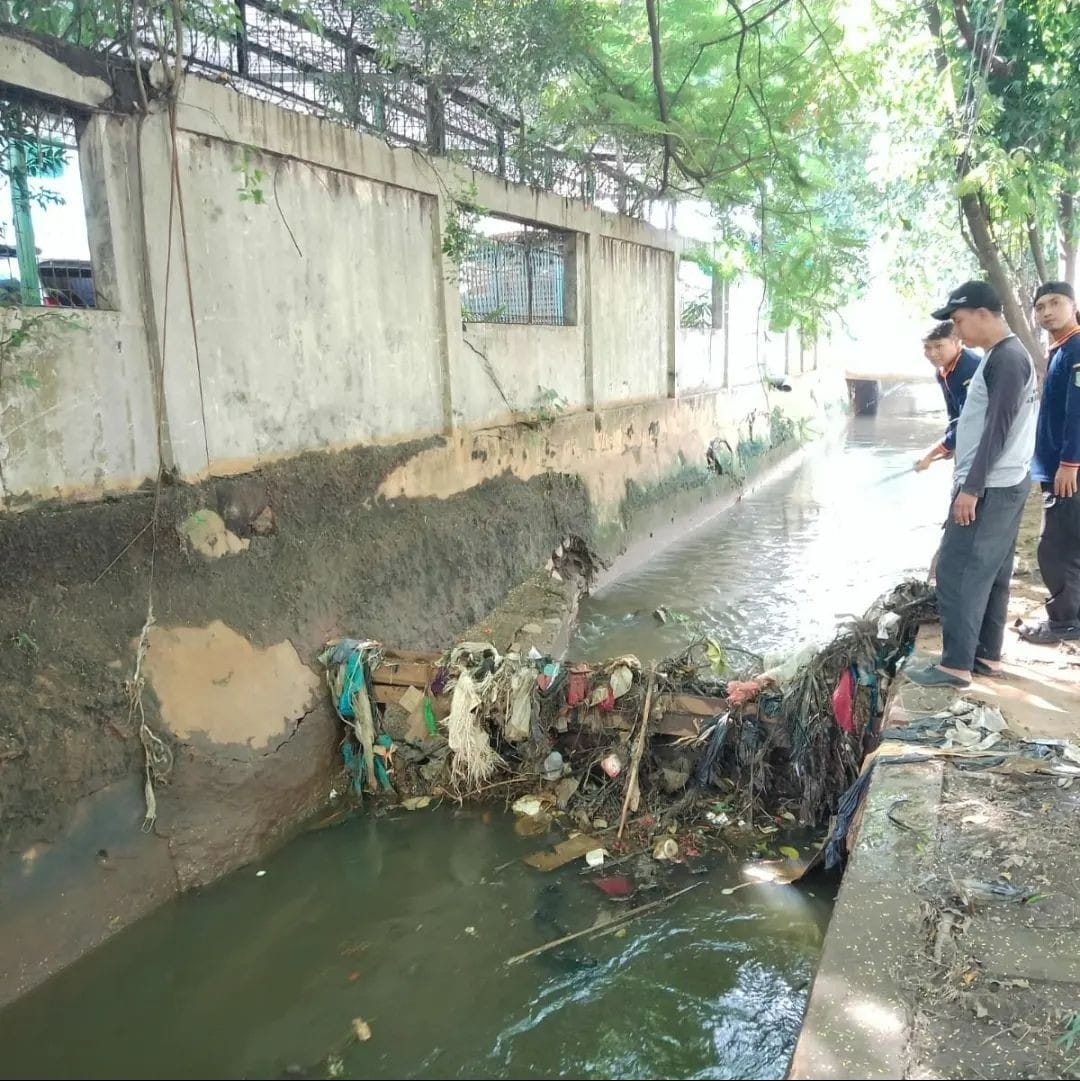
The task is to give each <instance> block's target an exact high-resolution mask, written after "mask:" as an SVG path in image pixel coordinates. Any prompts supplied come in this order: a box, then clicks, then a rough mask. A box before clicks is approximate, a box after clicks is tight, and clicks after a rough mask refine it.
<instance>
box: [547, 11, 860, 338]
mask: <svg viewBox="0 0 1080 1081" xmlns="http://www.w3.org/2000/svg"><path fill="white" fill-rule="evenodd" d="M601 6H603V7H605V9H606V10H607V12H608V17H607V18H606V19H605V20H603V21H601V22H600V23H599V24H598V26H597V30H596V32H595V33H594V35H593V36H592V37H591V38H590V40H589V41H587V42H586V43H585V44H584V47H583V49H582V52H581V55H580V57H579V58H578V59H577V60H576V62H575V63H574V65H573V67H572V70H571V74H570V77H569V78H566V79H565V80H563V81H561V82H559V83H558V84H556V85H554V86H552V87H549V88H548V90H547V92H546V94H545V97H544V98H543V100H542V102H541V110H540V117H539V120H538V122H537V128H538V130H539V131H540V132H541V133H542V137H543V138H544V139H545V140H546V141H548V142H550V143H553V144H554V145H557V146H560V147H570V148H576V149H577V150H578V151H579V152H582V153H584V152H589V153H593V154H601V155H608V156H609V157H610V158H611V159H612V160H613V161H615V162H616V163H618V164H623V165H625V163H632V165H631V166H630V169H631V171H632V172H633V173H634V175H635V177H636V179H637V180H638V182H639V196H638V198H639V200H642V199H646V198H654V199H655V198H681V199H697V200H701V201H703V202H704V203H706V204H708V205H709V206H710V207H711V208H712V212H713V215H714V217H715V219H716V222H717V224H718V226H719V228H720V234H721V237H722V247H723V248H724V249H725V252H724V254H725V257H726V261H727V262H728V264H729V265H731V266H732V267H739V268H746V269H750V270H753V271H754V272H756V273H758V274H759V275H760V276H761V277H762V278H763V279H765V281H766V283H767V285H768V299H767V303H768V306H769V319H770V322H771V323H772V324H773V325H774V326H775V327H776V328H777V329H783V328H785V327H787V326H790V325H798V326H799V327H800V328H801V329H803V330H804V331H809V332H811V333H813V332H814V331H816V330H817V329H818V328H819V327H820V325H821V324H822V322H823V321H824V320H825V319H826V318H827V316H828V314H829V313H830V312H832V311H834V310H836V309H837V308H838V307H840V306H842V304H843V303H844V302H845V301H846V300H848V299H849V298H850V297H851V295H852V294H853V292H855V291H856V290H857V288H858V283H859V281H860V279H861V278H862V273H861V271H862V267H863V262H862V260H863V252H864V250H865V247H866V243H867V240H868V233H867V226H868V224H869V223H870V222H871V220H872V216H871V214H870V213H869V209H868V208H869V207H870V206H871V205H872V203H873V201H874V193H873V190H872V185H871V184H870V182H869V180H868V176H867V169H866V153H867V145H868V142H869V132H870V123H869V119H868V118H866V117H865V116H863V115H861V113H860V105H861V98H862V95H863V93H864V91H865V89H866V88H867V86H868V82H869V79H870V77H871V74H872V73H871V72H870V70H869V68H868V66H867V65H866V64H865V63H864V62H863V58H862V56H861V55H860V54H858V53H856V52H854V51H850V50H846V49H845V47H844V44H843V33H842V30H841V27H840V23H839V13H840V5H839V4H836V3H833V2H832V0H750V2H745V0H744V2H740V0H727V2H726V3H722V4H718V3H716V2H715V0H641V2H631V3H619V4H616V3H608V4H605V5H601Z"/></svg>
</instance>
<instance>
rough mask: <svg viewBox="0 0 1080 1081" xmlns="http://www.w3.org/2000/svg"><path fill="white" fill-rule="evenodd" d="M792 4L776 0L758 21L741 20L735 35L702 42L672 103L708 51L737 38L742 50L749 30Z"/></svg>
mask: <svg viewBox="0 0 1080 1081" xmlns="http://www.w3.org/2000/svg"><path fill="white" fill-rule="evenodd" d="M790 3H791V0H776V3H774V4H773V6H772V7H771V8H769V10H768V11H766V12H765V14H764V15H759V16H758V17H757V18H756V19H751V20H746V19H745V18H743V19H742V20H741V25H740V27H739V29H738V30H736V31H735V32H734V33H733V34H725V35H724V36H723V37H719V38H713V39H712V40H711V41H703V42H700V43H699V45H698V51H697V55H696V56H695V57H694V59H693V60H692V61H691V62H690V66H689V67H688V68H687V69H686V74H685V75H683V77H682V79H681V81H680V82H679V85H678V87H677V88H676V90H675V93H674V94H672V95H671V100H672V102H675V101H677V100H678V97H679V95H680V94H681V93H682V91H683V87H684V86H686V84H687V82H688V81H689V79H690V76H691V75H693V73H694V71H695V70H696V68H697V66H698V64H700V63H701V58H702V56H704V55H705V50H706V49H711V48H713V47H714V46H716V45H724V44H726V43H727V42H729V41H734V40H735V39H736V38H738V40H739V48H740V49H741V48H742V44H743V42H744V41H745V40H746V33H747V31H748V30H753V29H754V28H755V27H757V26H760V25H761V24H762V23H765V22H768V21H769V20H770V19H771V18H772V17H773V16H774V15H775V14H776V13H777V12H778V11H780V10H781V9H782V8H786V7H787V6H788V4H790Z"/></svg>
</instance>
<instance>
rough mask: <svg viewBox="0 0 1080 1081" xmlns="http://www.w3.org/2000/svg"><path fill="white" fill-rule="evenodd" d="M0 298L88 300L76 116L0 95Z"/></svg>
mask: <svg viewBox="0 0 1080 1081" xmlns="http://www.w3.org/2000/svg"><path fill="white" fill-rule="evenodd" d="M0 305H4V306H12V305H25V306H34V307H41V306H44V307H59V308H93V307H96V306H97V300H96V293H95V290H94V275H93V271H92V270H91V267H90V246H89V241H88V238H87V229H86V212H85V209H84V206H83V192H82V176H81V173H80V171H79V151H78V140H77V135H76V121H75V117H74V116H72V115H71V114H68V113H65V112H61V111H58V110H57V109H55V108H52V107H48V106H43V105H40V104H38V103H35V102H33V101H31V100H29V99H25V100H24V99H22V98H19V99H12V98H0Z"/></svg>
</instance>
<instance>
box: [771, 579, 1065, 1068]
mask: <svg viewBox="0 0 1080 1081" xmlns="http://www.w3.org/2000/svg"><path fill="white" fill-rule="evenodd" d="M1035 595H1036V591H1034V590H1033V589H1031V588H1026V587H1025V585H1024V583H1022V582H1018V583H1017V589H1016V592H1015V596H1016V598H1017V604H1018V610H1022V609H1023V608H1025V607H1026V608H1030V607H1031V602H1032V601H1033V600H1034V598H1035ZM1010 638H1011V639H1014V638H1015V636H1010ZM939 647H940V640H939V639H938V636H937V628H936V627H934V628H930V627H928V628H924V633H923V634H922V635H921V636H920V638H919V641H918V642H917V652H918V653H919V654H925V655H926V656H927V658H928V659H935V658H936V657H937V655H938V650H939ZM1008 658H1009V659H1008V664H1007V677H1006V678H1005V679H983V680H979V681H977V682H976V683H975V684H974V685H973V686H972V688H971V689H970V690H969V691H967V692H964V693H963V694H962V695H960V694H957V693H955V692H949V691H941V690H937V691H928V690H924V689H921V688H917V687H915V686H914V685H912V684H910V683H903V684H901V685H899V687H898V689H897V695H896V697H895V699H894V700H893V701H892V702H891V703H890V705H889V707H888V710H887V717H886V726H887V730H886V732H885V740H886V743H885V744H884V746H883V748H882V751H881V752H880V754H881V757H883V758H884V757H885V756H886V755H889V756H902V755H909V754H910V753H911V752H912V751H913V750H917V748H913V747H912V745H911V744H910V743H904V742H901V741H900V740H894V741H892V742H890V741H889V732H888V728H893V730H894V731H895V729H896V727H897V726H902V725H906V724H909V723H911V722H912V721H914V720H916V719H917V718H919V717H926V716H927V715H928V714H932V713H935V712H937V711H939V710H942V709H944V708H948V707H949V706H950V705H951V704H952V703H953V702H955V701H957V700H958V699H959V698H961V697H963V698H965V699H966V700H967V701H969V702H978V703H982V704H985V705H987V706H994V707H996V708H997V709H999V710H1000V711H1001V714H1002V715H1003V716H1004V718H1005V719H1006V721H1007V722H1008V726H1009V728H1010V729H1011V730H1012V731H1013V732H1014V733H1015V734H1016V735H1017V736H1018V737H1019V738H1020V739H1027V740H1030V739H1035V738H1047V739H1057V740H1073V741H1076V742H1078V743H1080V649H1077V648H1076V647H1071V646H1062V647H1059V648H1058V649H1049V650H1048V649H1046V648H1045V647H1042V648H1039V647H1034V646H1028V645H1025V644H1024V643H1022V642H1020V640H1019V639H1018V638H1015V640H1010V642H1009V644H1008ZM1017 761H1019V763H1020V765H1021V766H1023V767H1024V769H1023V770H1022V771H1017V769H1015V768H1005V767H1002V768H1000V769H999V770H997V771H995V770H993V769H974V768H971V767H972V762H971V761H970V760H956V759H947V758H943V757H933V758H930V759H929V760H927V761H922V762H918V763H915V764H891V763H886V762H884V761H883V762H881V763H880V764H878V765H876V766H875V769H874V773H873V777H872V780H871V782H870V786H869V790H868V794H867V797H866V800H865V803H864V806H863V809H862V812H861V816H860V819H857V821H856V824H855V827H854V828H853V831H852V836H853V837H854V838H855V840H854V845H853V849H852V852H851V856H850V860H849V864H848V869H847V872H846V874H845V877H844V881H843V884H842V886H841V890H840V895H839V898H838V901H837V905H836V908H835V911H834V914H833V917H832V922H831V924H830V927H829V932H828V935H827V938H826V942H825V949H824V953H823V956H822V960H821V965H820V967H819V970H818V973H817V976H816V979H815V981H814V986H813V990H812V992H811V997H810V1002H809V1005H808V1008H807V1014H806V1019H805V1024H804V1027H803V1031H802V1033H801V1036H800V1039H799V1042H798V1045H797V1047H796V1050H795V1055H794V1059H793V1062H792V1067H791V1071H790V1074H789V1077H790V1078H793V1079H810V1078H814V1079H823V1078H964V1079H969V1078H999V1079H1000V1078H1070V1077H1080V777H1078V778H1077V779H1076V780H1075V781H1074V780H1073V779H1072V778H1070V777H1067V776H1060V775H1059V776H1047V775H1045V774H1041V773H1038V772H1033V771H1032V770H1031V769H1028V768H1027V767H1028V766H1029V765H1031V766H1034V765H1035V763H1034V761H1033V760H1032V759H1021V760H1017V759H1012V760H1011V762H1012V763H1013V765H1014V766H1015V764H1016V762H1017ZM856 831H857V832H856ZM850 840H851V839H850V838H849V842H850Z"/></svg>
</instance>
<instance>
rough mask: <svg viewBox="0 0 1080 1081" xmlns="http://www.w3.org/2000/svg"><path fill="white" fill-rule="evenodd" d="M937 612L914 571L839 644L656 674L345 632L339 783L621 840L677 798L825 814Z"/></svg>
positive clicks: (714, 657)
mask: <svg viewBox="0 0 1080 1081" xmlns="http://www.w3.org/2000/svg"><path fill="white" fill-rule="evenodd" d="M933 612H934V604H933V595H932V592H931V591H930V590H929V588H928V586H927V585H926V583H924V582H916V581H912V582H908V583H905V584H904V585H902V586H900V587H899V588H897V589H896V590H894V591H893V592H892V593H891V594H889V595H888V596H886V597H884V598H882V599H881V600H880V601H879V602H878V603H877V604H875V605H874V606H873V607H872V608H871V609H870V610H869V611H868V612H867V613H866V615H865V616H864V617H863V618H861V619H854V620H851V621H850V622H848V623H847V624H846V625H844V626H843V627H842V628H841V629H840V630H839V632H838V633H837V635H836V636H835V638H834V639H833V640H832V641H831V642H828V643H826V644H824V645H822V646H820V647H818V648H811V647H808V646H803V647H801V648H800V649H799V650H797V651H795V652H794V653H793V654H791V655H790V656H788V657H786V658H770V660H769V663H768V664H766V662H765V660H764V659H763V658H762V657H759V656H755V655H754V654H753V653H749V652H746V651H745V650H741V649H738V648H736V647H734V646H730V645H728V644H726V643H723V642H720V641H718V640H717V638H716V636H715V633H714V632H710V633H708V634H704V633H699V634H697V635H694V634H691V635H690V637H689V640H688V642H687V645H686V646H685V648H684V649H683V650H682V651H681V652H680V653H677V654H676V655H674V656H672V657H668V658H666V659H665V660H662V661H659V662H657V663H656V664H654V665H651V666H649V667H646V666H644V665H642V663H641V662H640V661H639V660H638V659H637V658H636V657H632V656H623V657H616V658H612V659H611V660H609V661H606V662H600V663H589V664H583V663H574V662H570V661H564V660H557V659H555V658H553V657H549V656H538V655H537V653H536V651H535V650H532V651H530V652H529V653H528V655H526V654H525V653H520V654H519V653H508V654H505V655H504V654H502V653H501V652H500V651H499V650H498V649H496V648H495V646H494V645H492V644H491V643H489V642H463V643H459V644H458V645H455V646H453V647H452V648H451V649H448V650H446V651H445V652H443V653H434V652H431V653H416V652H408V651H403V650H402V651H395V650H391V649H389V648H387V647H385V646H384V645H382V644H381V643H379V642H374V641H371V640H367V639H363V638H349V639H337V640H334V641H332V642H330V643H328V645H327V647H326V649H325V651H324V652H323V654H322V657H321V659H322V662H323V664H324V665H325V667H326V675H327V683H328V686H329V688H330V692H331V699H332V702H333V704H334V707H335V709H336V710H337V712H338V715H339V716H340V718H341V720H342V723H343V724H344V725H345V729H346V739H345V741H344V743H343V747H342V756H343V764H344V766H345V768H346V770H347V772H348V777H349V782H350V783H349V784H348V786H343V785H339V786H338V787H339V788H343V789H346V792H347V794H349V795H352V796H353V797H355V798H357V799H359V798H381V797H382V796H383V794H384V793H385V794H386V795H387V796H393V797H394V798H396V799H397V800H398V801H400V802H402V803H403V804H404V805H405V806H407V807H410V808H417V809H418V808H420V807H422V806H427V804H425V803H421V802H412V801H420V800H423V799H424V798H428V799H432V800H439V799H441V798H443V797H446V798H448V799H450V800H454V801H464V800H470V799H491V800H498V801H502V802H504V804H506V805H511V806H513V808H514V810H515V812H516V813H517V814H518V815H519V817H528V818H536V819H537V820H538V821H539V820H540V819H541V818H542V817H543V816H544V815H545V814H546V813H548V810H550V813H553V814H558V813H562V814H565V815H566V816H567V819H568V823H569V824H576V825H577V826H578V827H579V828H583V829H593V828H599V827H594V826H593V823H594V822H596V821H603V822H605V823H607V822H611V823H618V824H619V835H620V836H621V835H622V833H623V831H624V829H625V824H626V821H627V818H628V816H630V815H652V816H654V817H659V816H662V815H664V814H665V813H667V811H668V810H669V809H671V808H675V807H677V815H678V820H679V821H681V822H683V823H686V822H689V821H692V820H694V819H697V820H698V821H704V822H707V823H708V824H709V825H711V826H713V827H716V828H721V829H727V828H731V829H734V828H736V827H735V825H734V824H735V823H737V822H738V821H739V820H741V819H751V820H753V821H755V822H760V820H761V815H762V814H763V813H764V814H768V815H769V816H771V817H773V818H775V819H777V820H781V819H784V818H785V816H786V820H789V821H790V820H793V819H797V820H798V821H800V822H803V823H805V824H807V825H808V826H811V827H812V826H815V825H821V824H823V823H825V822H827V821H828V820H829V818H830V817H831V816H832V815H833V813H834V812H835V810H836V806H837V801H838V799H839V797H840V795H841V794H842V793H843V792H844V791H845V790H846V789H847V788H848V787H849V786H850V785H851V784H852V782H854V780H855V779H856V777H857V776H858V774H859V768H860V765H861V763H862V760H863V756H864V753H865V750H866V749H867V747H868V746H870V747H872V746H873V745H874V744H875V742H876V740H877V739H878V733H879V729H880V724H881V720H882V716H883V708H884V702H885V699H886V696H887V693H888V689H889V685H890V683H891V681H892V680H893V679H894V678H895V676H896V672H897V667H898V665H899V664H900V662H901V661H903V660H904V659H905V658H906V656H907V655H908V653H909V652H910V649H911V644H912V642H913V640H914V636H915V633H916V630H917V628H918V625H919V623H920V622H922V621H925V620H926V619H927V618H932V616H933ZM663 614H664V616H666V617H668V618H669V620H670V622H672V623H681V622H682V619H681V617H680V618H676V614H675V613H671V612H668V611H667V610H666V609H663ZM890 616H895V619H893V618H887V617H890ZM687 626H689V625H687ZM883 630H884V631H885V632H886V635H887V636H886V637H885V638H884V639H883V638H881V637H880V636H879V635H880V634H881V632H882V631H883ZM650 687H651V688H652V693H651V695H650V694H647V693H646V692H647V690H648V689H649V688H650ZM838 690H839V693H838ZM971 713H972V711H971V710H967V712H965V713H964V714H963V715H960V714H958V715H956V716H955V717H952V718H951V719H950V723H949V725H948V727H949V729H950V730H952V731H953V735H952V739H953V740H954V742H957V743H959V742H963V741H969V740H971V739H972V738H973V737H972V736H971V735H969V734H967V733H970V732H972V731H973V730H974V732H976V733H978V732H981V733H982V734H981V735H980V737H979V740H978V741H977V743H982V742H983V741H985V740H986V738H987V737H988V736H989V735H990V734H991V730H992V729H993V728H994V726H995V724H996V723H997V722H996V715H995V714H994V713H993V712H992V711H985V710H984V711H983V713H981V714H977V715H976V716H977V717H978V718H981V720H980V722H979V724H978V725H977V726H975V725H974V724H973V720H972V716H970V715H969V714H971ZM718 798H722V799H723V801H724V803H725V809H724V811H723V814H720V813H719V812H718V811H717V808H716V804H717V800H718ZM406 801H410V802H406ZM596 847H604V846H602V845H598V844H595V843H592V844H589V845H588V846H587V847H585V848H582V849H581V850H580V851H577V852H576V854H575V855H574V856H573V857H570V858H580V857H581V856H583V855H584V854H585V852H586V851H588V850H589V849H590V848H596ZM561 855H562V854H561V853H560V854H559V857H558V858H561ZM552 858H557V857H555V856H554V855H553V856H552Z"/></svg>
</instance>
